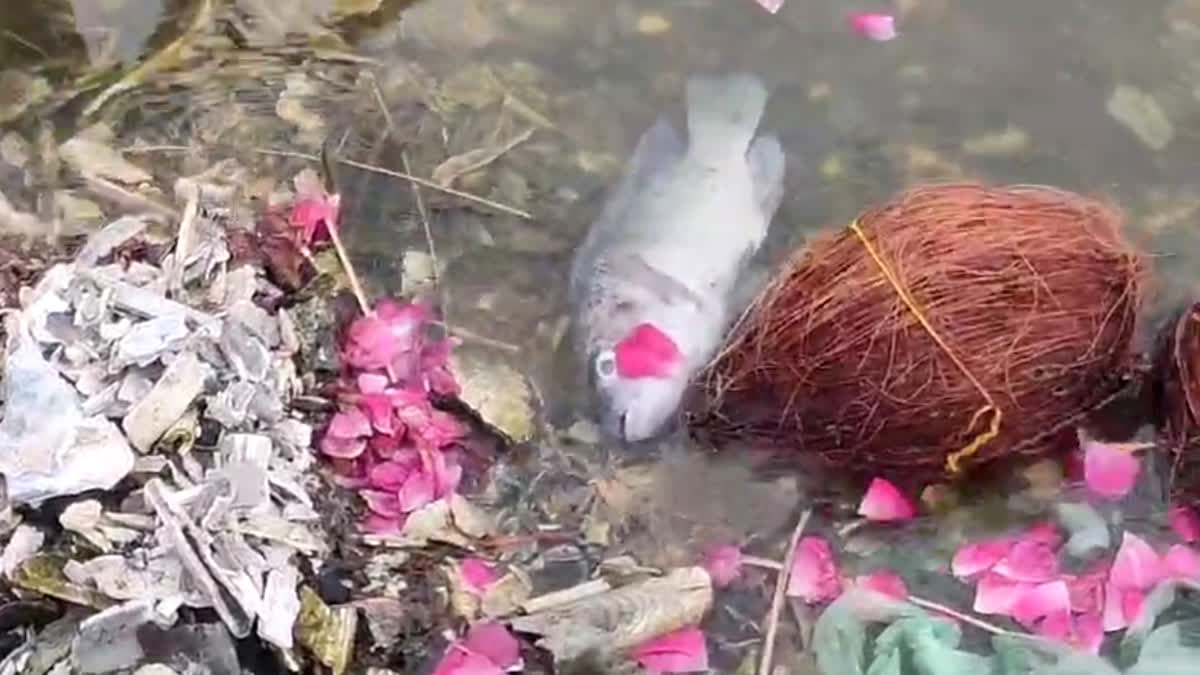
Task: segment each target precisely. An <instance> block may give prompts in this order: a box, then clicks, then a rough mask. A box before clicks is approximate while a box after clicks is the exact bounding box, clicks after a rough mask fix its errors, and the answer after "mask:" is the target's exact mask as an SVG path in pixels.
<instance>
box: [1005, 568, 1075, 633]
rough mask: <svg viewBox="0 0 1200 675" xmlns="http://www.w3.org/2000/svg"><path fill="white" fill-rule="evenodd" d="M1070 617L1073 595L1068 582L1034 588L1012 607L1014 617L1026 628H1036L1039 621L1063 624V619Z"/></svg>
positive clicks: (1051, 583)
mask: <svg viewBox="0 0 1200 675" xmlns="http://www.w3.org/2000/svg"><path fill="white" fill-rule="evenodd" d="M1070 616H1071V595H1070V593H1069V592H1068V591H1067V584H1066V582H1065V581H1062V580H1059V581H1050V582H1047V583H1044V584H1038V585H1037V586H1034V587H1033V588H1031V589H1029V590H1028V591H1026V592H1025V593H1022V594H1021V596H1020V597H1019V598H1017V601H1016V602H1015V603H1013V606H1012V617H1013V618H1014V619H1016V620H1017V622H1018V623H1020V624H1021V625H1022V626H1025V627H1026V628H1033V627H1035V626H1036V625H1037V621H1038V620H1039V619H1050V620H1052V621H1055V622H1057V623H1062V619H1063V617H1068V618H1069V617H1070ZM1067 629H1069V626H1068V627H1067ZM1064 636H1065V633H1064Z"/></svg>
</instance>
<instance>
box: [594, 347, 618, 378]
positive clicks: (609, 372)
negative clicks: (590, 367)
mask: <svg viewBox="0 0 1200 675" xmlns="http://www.w3.org/2000/svg"><path fill="white" fill-rule="evenodd" d="M595 366H596V374H597V375H599V376H600V377H601V379H605V380H607V379H609V378H611V377H612V376H613V375H616V373H617V355H616V353H614V352H613V350H611V349H606V350H604V351H602V352H600V353H599V354H597V355H596V361H595Z"/></svg>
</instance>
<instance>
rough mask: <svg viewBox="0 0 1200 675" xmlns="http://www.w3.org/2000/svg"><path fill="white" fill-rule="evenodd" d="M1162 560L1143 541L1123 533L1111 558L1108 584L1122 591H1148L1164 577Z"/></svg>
mask: <svg viewBox="0 0 1200 675" xmlns="http://www.w3.org/2000/svg"><path fill="white" fill-rule="evenodd" d="M1165 573H1166V571H1165V570H1164V569H1163V563H1162V558H1160V557H1159V555H1158V554H1157V553H1155V551H1154V549H1153V548H1151V547H1150V544H1147V543H1146V541H1145V540H1144V539H1142V538H1141V537H1139V536H1137V535H1136V534H1130V533H1129V532H1125V534H1124V537H1123V538H1122V539H1121V548H1119V549H1117V555H1116V557H1115V558H1113V564H1112V572H1111V573H1110V574H1109V578H1108V579H1109V582H1110V583H1111V584H1113V585H1114V586H1116V587H1117V588H1119V589H1120V590H1122V591H1125V590H1139V591H1144V590H1147V589H1149V588H1150V587H1151V586H1153V585H1154V584H1157V583H1158V582H1159V581H1160V580H1161V579H1162V578H1163V576H1164V574H1165Z"/></svg>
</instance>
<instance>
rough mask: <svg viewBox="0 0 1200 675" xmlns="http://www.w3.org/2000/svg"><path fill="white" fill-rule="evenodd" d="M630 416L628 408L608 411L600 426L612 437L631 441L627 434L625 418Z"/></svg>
mask: <svg viewBox="0 0 1200 675" xmlns="http://www.w3.org/2000/svg"><path fill="white" fill-rule="evenodd" d="M628 416H629V411H627V410H613V411H610V412H606V413H605V414H604V416H603V418H602V420H601V423H600V428H601V430H602V431H604V433H605V434H606V435H607V436H609V437H611V438H614V439H617V440H620V441H624V442H629V439H628V438H627V437H626V436H625V420H626V418H627V417H628Z"/></svg>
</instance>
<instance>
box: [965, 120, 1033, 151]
mask: <svg viewBox="0 0 1200 675" xmlns="http://www.w3.org/2000/svg"><path fill="white" fill-rule="evenodd" d="M962 149H963V152H965V153H967V154H968V155H980V156H984V157H1007V156H1012V155H1017V154H1020V153H1022V152H1024V151H1025V150H1027V149H1029V134H1027V133H1025V130H1024V129H1020V128H1018V127H1013V126H1010V127H1008V128H1007V129H1004V130H1002V131H991V132H988V133H985V134H980V135H978V136H973V137H971V138H968V139H966V140H964V141H963V142H962Z"/></svg>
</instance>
